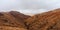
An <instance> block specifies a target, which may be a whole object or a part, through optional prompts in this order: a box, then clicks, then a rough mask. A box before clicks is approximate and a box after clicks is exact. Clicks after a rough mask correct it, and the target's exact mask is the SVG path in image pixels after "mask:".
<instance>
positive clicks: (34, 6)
mask: <svg viewBox="0 0 60 30" xmlns="http://www.w3.org/2000/svg"><path fill="white" fill-rule="evenodd" d="M55 8H60V0H0V11H10V10H18V11H21V12H23V13H25V12H26V13H27V12H28V13H31V12H33V13H36V12H38V11H39V12H44V11H48V10H50V9H55ZM33 10H35V11H33ZM36 10H37V11H36Z"/></svg>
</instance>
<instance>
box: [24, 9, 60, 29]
mask: <svg viewBox="0 0 60 30" xmlns="http://www.w3.org/2000/svg"><path fill="white" fill-rule="evenodd" d="M25 22H26V25H27V26H28V29H29V30H60V9H56V10H54V11H49V12H45V13H42V14H37V15H34V16H32V17H30V18H28V19H27V20H26V21H25Z"/></svg>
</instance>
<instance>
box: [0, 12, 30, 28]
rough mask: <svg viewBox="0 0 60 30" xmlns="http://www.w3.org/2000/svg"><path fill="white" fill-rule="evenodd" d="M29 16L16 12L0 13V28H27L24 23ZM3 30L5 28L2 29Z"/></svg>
mask: <svg viewBox="0 0 60 30" xmlns="http://www.w3.org/2000/svg"><path fill="white" fill-rule="evenodd" d="M29 17H30V16H28V15H24V14H22V13H20V12H17V11H10V12H0V26H10V27H12V28H13V27H19V28H25V29H26V28H27V27H26V26H25V23H24V21H25V20H26V19H27V18H29ZM4 28H5V27H4Z"/></svg>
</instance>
